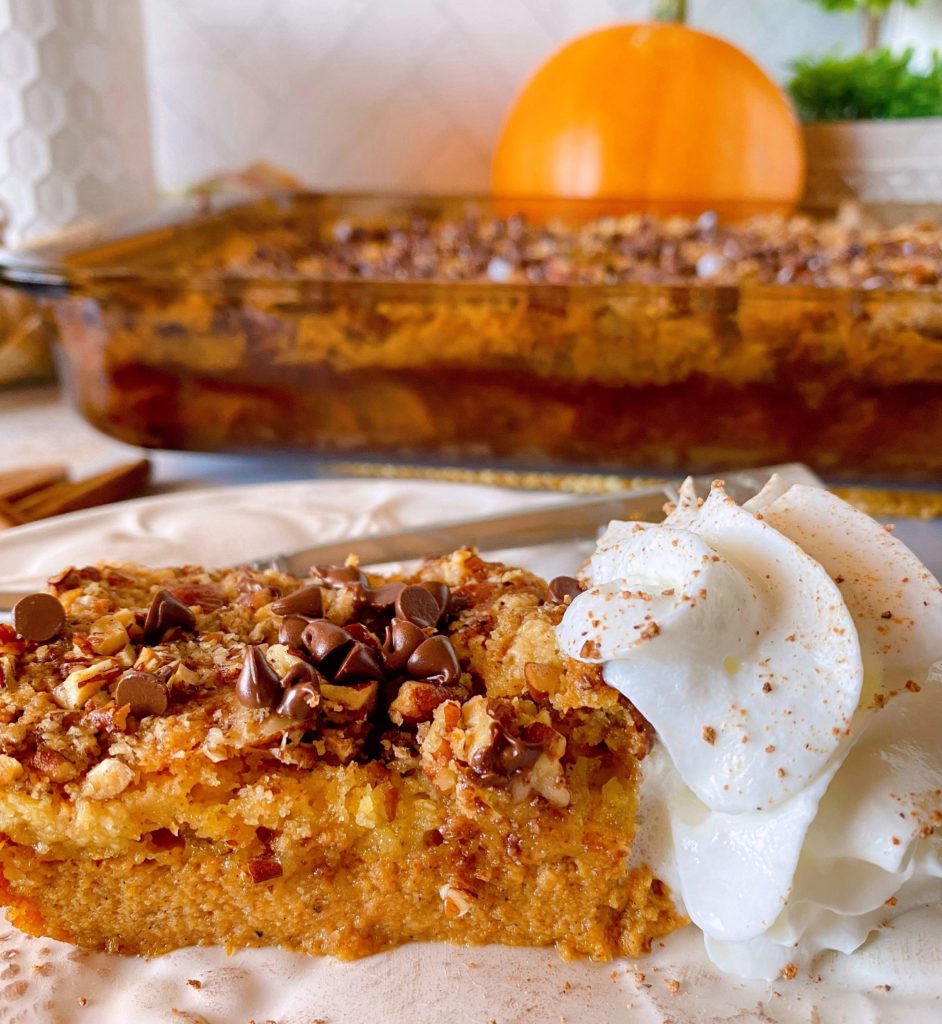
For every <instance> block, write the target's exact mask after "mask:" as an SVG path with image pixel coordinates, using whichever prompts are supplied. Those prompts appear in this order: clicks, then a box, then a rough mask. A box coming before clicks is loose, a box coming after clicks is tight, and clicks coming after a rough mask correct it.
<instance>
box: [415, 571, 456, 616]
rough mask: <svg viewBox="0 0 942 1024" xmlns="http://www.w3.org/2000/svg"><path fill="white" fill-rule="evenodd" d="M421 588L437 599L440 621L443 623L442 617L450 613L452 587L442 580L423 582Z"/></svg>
mask: <svg viewBox="0 0 942 1024" xmlns="http://www.w3.org/2000/svg"><path fill="white" fill-rule="evenodd" d="M419 586H420V587H421V588H422V589H423V590H427V591H428V592H429V593H430V594H431V595H432V597H434V598H435V600H436V602H437V603H438V619H439V621H441V618H442V616H443V615H444V614H445V613H446V612H447V611H448V605H449V603H450V601H451V587H449V586H448V584H447V583H442V581H441V580H423V581H422V582H421V583H420V584H419Z"/></svg>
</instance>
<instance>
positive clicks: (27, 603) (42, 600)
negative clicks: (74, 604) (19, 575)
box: [13, 594, 65, 643]
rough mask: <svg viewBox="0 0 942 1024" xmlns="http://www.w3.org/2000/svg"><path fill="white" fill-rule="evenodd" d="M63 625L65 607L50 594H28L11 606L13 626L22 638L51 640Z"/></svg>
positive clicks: (37, 640)
mask: <svg viewBox="0 0 942 1024" xmlns="http://www.w3.org/2000/svg"><path fill="white" fill-rule="evenodd" d="M64 625H65V609H64V608H63V607H62V603H61V602H60V601H59V599H58V598H57V597H53V596H52V594H28V595H27V596H26V597H21V598H20V599H19V601H17V602H16V604H15V605H14V606H13V628H14V629H15V630H16V631H17V633H19V634H20V636H21V637H23V639H24V640H33V641H36V642H37V643H38V642H40V641H42V640H51V639H52V638H53V637H54V636H55V635H56V634H57V633H59V632H60V631H61V629H62V627H63V626H64Z"/></svg>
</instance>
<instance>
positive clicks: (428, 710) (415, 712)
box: [389, 680, 453, 725]
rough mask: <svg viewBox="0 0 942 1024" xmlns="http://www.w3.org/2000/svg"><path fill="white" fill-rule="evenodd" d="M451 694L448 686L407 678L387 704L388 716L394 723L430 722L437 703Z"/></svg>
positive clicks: (413, 723)
mask: <svg viewBox="0 0 942 1024" xmlns="http://www.w3.org/2000/svg"><path fill="white" fill-rule="evenodd" d="M451 696H453V694H452V689H451V687H449V686H442V685H441V684H439V683H426V682H414V681H413V680H407V681H406V682H404V683H403V684H402V686H401V687H400V688H399V693H398V694H397V695H396V699H395V700H394V701H393V702H392V704H390V705H389V718H390V720H391V721H392V722H394V723H395V724H396V725H416V724H418V723H419V722H430V721H431V720H432V715H433V714H434V713H435V709H436V708H437V707H438V705H439V704H441V703H442V702H443V701H446V700H448V698H449V697H451Z"/></svg>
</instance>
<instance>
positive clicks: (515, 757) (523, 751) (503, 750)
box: [470, 723, 543, 786]
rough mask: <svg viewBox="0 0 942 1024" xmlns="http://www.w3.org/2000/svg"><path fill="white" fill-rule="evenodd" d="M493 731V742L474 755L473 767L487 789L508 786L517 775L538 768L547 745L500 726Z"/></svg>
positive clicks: (495, 725) (471, 763) (472, 759)
mask: <svg viewBox="0 0 942 1024" xmlns="http://www.w3.org/2000/svg"><path fill="white" fill-rule="evenodd" d="M493 728H494V739H493V742H492V743H491V744H489V745H488V746H486V747H482V748H481V749H479V750H477V751H476V752H475V753H474V755H473V756H472V758H471V762H470V766H471V769H472V770H473V771H474V773H475V774H476V775H477V776H478V777H479V778H480V780H481V782H482V783H483V784H484V785H485V786H506V785H507V784H508V783H509V782H510V779H511V777H512V776H513V775H515V774H516V773H517V772H521V771H526V770H527V769H528V768H532V767H533V765H535V764H536V762H537V761H538V760H539V758H540V754H541V753H542V752H543V744H542V743H541V742H534V741H530V740H527V739H525V738H523V737H519V736H512V735H511V734H510V733H508V732H507V731H506V730H505V729H504V728H503V727H502V726H500V725H497V724H496V723H495V724H494V726H493Z"/></svg>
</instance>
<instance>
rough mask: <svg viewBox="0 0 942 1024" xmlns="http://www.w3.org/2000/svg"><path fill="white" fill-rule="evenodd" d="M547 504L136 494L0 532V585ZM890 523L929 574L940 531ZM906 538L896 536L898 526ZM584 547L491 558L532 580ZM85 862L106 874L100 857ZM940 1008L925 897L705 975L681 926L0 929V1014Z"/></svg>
mask: <svg viewBox="0 0 942 1024" xmlns="http://www.w3.org/2000/svg"><path fill="white" fill-rule="evenodd" d="M559 500H560V498H559V495H557V494H551V495H546V494H540V495H537V494H526V493H521V492H519V491H500V490H496V489H491V488H484V487H469V486H463V485H458V484H433V483H411V482H396V481H370V480H356V481H313V482H302V483H288V484H263V485H258V486H251V487H237V488H224V489H217V490H212V491H203V492H189V493H183V494H173V495H166V496H158V497H154V498H146V499H141V500H138V501H131V502H125V503H123V504H120V505H115V506H110V507H106V508H102V509H94V510H90V511H88V512H80V513H75V514H73V515H69V516H62V517H59V518H58V519H55V520H47V521H45V522H41V523H36V524H32V525H30V526H25V527H19V528H17V529H14V530H9V531H6V532H5V533H3V534H0V589H5V588H6V589H21V588H25V587H33V586H39V585H41V583H42V581H43V579H44V578H45V577H46V576H47V575H49V574H50V573H52V572H55V571H56V570H58V569H61V568H63V567H64V566H65V565H68V564H79V565H81V564H85V563H88V562H93V561H97V560H100V559H111V560H120V559H124V560H139V561H142V562H146V563H151V564H158V565H159V564H165V565H166V564H174V563H180V562H200V563H206V564H225V563H231V562H241V561H244V560H246V559H249V558H253V557H256V556H259V555H262V554H265V553H267V552H271V551H276V550H290V549H291V548H294V547H300V546H302V545H305V544H311V543H314V542H316V541H328V540H332V539H338V538H341V537H343V536H344V535H354V534H358V533H364V532H375V533H380V532H386V531H390V530H394V529H397V528H402V527H406V526H415V525H420V524H421V523H425V522H427V523H432V522H440V521H442V520H444V519H461V518H467V517H468V516H470V515H487V514H491V513H497V512H502V511H506V510H510V509H513V508H532V507H536V506H539V505H541V504H549V503H553V502H558V501H559ZM910 525H918V529H916V530H915V531H909V530H908V528H907V527H904V528H902V529H901V530H900V531H899V533H900V535H902V536H904V537H905V538H906V539H907V540H909V541H911V542H913V541H914V542H915V543H914V546H915V547H917V548H918V551H919V554H920V555H921V557H922V558H923V559H924V560H926V561H927V562H928V563H930V564H931V565H933V566H934V568H935V569H936V571H937V572H938V570H939V568H940V563H942V528H939V527H938V526H935V525H931V526H926V525H925V524H910ZM910 532H911V533H912V534H913V536H909V535H908V534H909V533H910ZM590 548H591V544H570V545H564V546H560V547H556V548H554V549H552V550H548V549H538V548H532V549H528V550H520V551H512V552H506V553H502V554H503V556H504V557H506V558H508V559H510V560H513V561H516V562H518V563H520V564H523V565H526V566H528V567H530V568H533V569H534V570H535V571H538V572H541V573H542V574H544V575H545V576H553V575H556V574H559V573H564V572H572V571H573V570H574V569H575V568H577V567H578V565H579V564H580V562H581V561H582V559H583V558H584V557H585V555H586V554H587V552H588V550H589V549H590ZM102 870H107V866H106V865H103V866H102ZM940 1019H942V907H940V906H933V907H927V908H923V909H920V910H917V911H911V912H910V913H908V914H906V915H903V916H902V917H900V918H898V919H897V920H896V921H895V922H894V923H893V925H892V927H890V928H887V929H885V930H884V931H882V932H879V933H877V934H875V935H874V936H873V937H872V938H871V940H870V941H869V942H868V943H867V944H866V945H865V946H864V947H863V948H862V949H861V950H859V951H858V952H857V953H855V954H854V955H853V956H850V957H844V956H836V955H834V956H832V955H827V956H825V957H822V958H821V959H820V961H819V963H818V964H817V965H816V971H815V974H814V976H813V977H807V976H806V977H798V978H796V979H793V980H790V981H776V982H773V983H766V982H751V981H743V980H740V979H736V978H731V977H728V976H725V975H722V974H720V973H719V972H718V971H717V970H716V969H715V968H714V967H713V966H712V965H711V964H710V962H709V961H708V960H707V958H706V956H705V954H704V952H703V945H702V941H701V938H700V935H699V933H698V932H697V930H696V929H695V928H692V927H691V928H687V929H685V930H683V931H681V932H678V933H676V934H675V935H673V936H671V937H670V938H669V939H668V940H667V941H666V942H665V943H664V944H663V945H658V947H657V948H656V949H655V950H654V952H653V953H652V955H651V956H650V957H648V958H647V959H645V960H641V961H637V962H627V961H618V962H615V963H612V964H593V963H586V962H576V963H564V962H563V961H562V960H560V959H559V957H558V956H557V955H556V953H555V952H554V951H552V950H530V949H519V950H518V949H507V948H501V947H485V948H477V949H464V948H454V947H450V946H445V945H412V946H407V947H404V948H402V949H399V950H396V951H394V952H391V953H386V954H381V955H378V956H374V957H370V958H368V959H366V960H360V961H356V962H354V963H339V962H337V961H335V960H331V959H315V958H308V957H304V956H299V955H295V954H290V953H285V952H282V951H279V950H249V951H243V952H240V953H237V954H235V955H233V956H230V957H227V956H226V955H225V953H224V952H223V951H222V950H220V949H186V950H180V951H178V952H176V953H173V954H170V955H168V956H165V957H160V958H159V959H156V960H150V961H146V960H140V959H137V958H123V957H114V956H108V955H105V954H86V953H82V952H80V951H77V950H74V949H73V948H72V947H69V946H66V945H63V944H61V943H56V942H52V941H49V940H47V939H30V938H27V937H26V936H23V935H21V934H20V933H18V932H17V931H16V930H15V929H13V928H12V927H9V926H7V927H5V928H2V929H0V1024H14V1022H15V1024H88V1022H92V1021H94V1024H127V1022H128V1021H132V1020H133V1021H134V1022H135V1024H249V1022H251V1021H255V1022H256V1024H269V1022H273V1024H274V1022H276V1024H315V1022H318V1021H321V1022H324V1024H362V1022H364V1021H377V1022H382V1024H432V1022H434V1024H439V1022H440V1021H442V1020H448V1021H454V1022H456V1024H465V1022H467V1024H488V1022H491V1021H495V1022H498V1024H522V1022H524V1021H526V1022H538V1024H543V1022H549V1024H557V1022H565V1024H600V1022H603V1024H607V1022H616V1021H617V1022H625V1024H664V1022H665V1021H668V1020H670V1021H672V1022H673V1024H724V1022H728V1024H732V1022H734V1021H735V1022H737V1024H745V1022H752V1021H755V1022H763V1024H876V1022H883V1024H896V1022H899V1024H903V1022H905V1024H934V1022H936V1021H938V1020H940Z"/></svg>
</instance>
